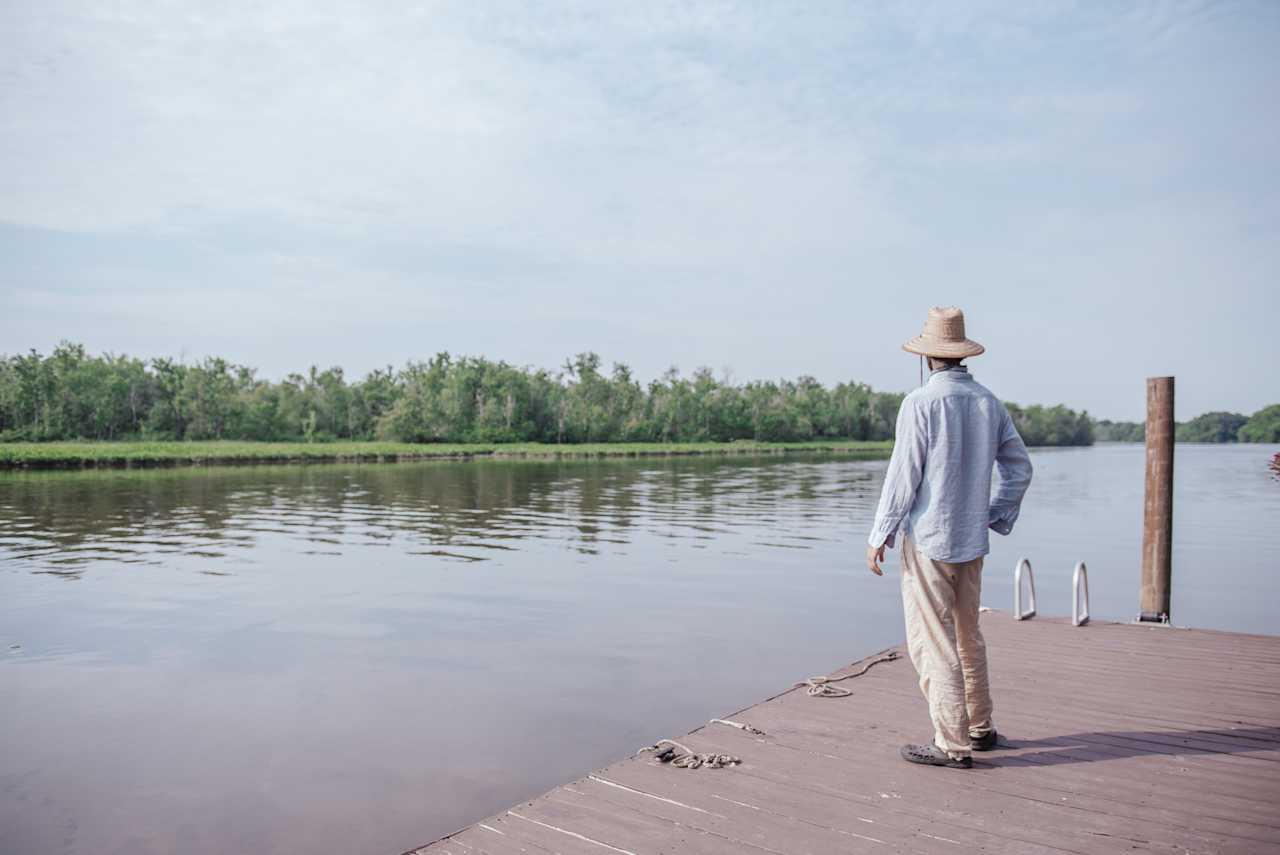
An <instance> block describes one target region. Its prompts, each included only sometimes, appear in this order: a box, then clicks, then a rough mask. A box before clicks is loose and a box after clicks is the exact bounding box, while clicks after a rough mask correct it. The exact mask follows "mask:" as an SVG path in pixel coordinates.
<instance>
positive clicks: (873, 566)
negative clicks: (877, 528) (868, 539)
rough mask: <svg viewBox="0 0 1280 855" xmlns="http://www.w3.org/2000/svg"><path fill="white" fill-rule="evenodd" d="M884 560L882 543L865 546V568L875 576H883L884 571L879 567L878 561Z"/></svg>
mask: <svg viewBox="0 0 1280 855" xmlns="http://www.w3.org/2000/svg"><path fill="white" fill-rule="evenodd" d="M883 560H884V544H883V543H882V544H880V545H879V546H868V547H867V569H868V570H870V571H871V572H872V573H875V574H876V575H877V576H883V575H884V571H883V570H881V569H880V562H881V561H883Z"/></svg>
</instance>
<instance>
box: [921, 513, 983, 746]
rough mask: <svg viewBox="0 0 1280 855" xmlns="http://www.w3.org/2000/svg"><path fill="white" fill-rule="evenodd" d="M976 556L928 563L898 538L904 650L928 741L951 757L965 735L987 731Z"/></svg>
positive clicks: (966, 740)
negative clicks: (925, 710)
mask: <svg viewBox="0 0 1280 855" xmlns="http://www.w3.org/2000/svg"><path fill="white" fill-rule="evenodd" d="M981 595H982V558H980V557H979V558H975V559H973V560H972V561H966V562H965V563H963V564H948V563H947V562H945V561H934V560H933V559H931V558H929V557H928V556H926V555H924V554H922V553H920V552H918V551H917V550H916V547H915V544H914V543H912V542H911V539H910V538H906V537H904V538H903V539H902V606H903V611H904V612H905V613H906V618H907V650H908V651H909V653H910V654H911V663H912V664H913V665H915V666H916V673H917V674H919V675H920V691H922V692H924V696H925V698H926V699H927V700H928V701H929V715H930V717H931V718H932V719H933V728H934V743H935V744H936V745H937V746H938V747H939V748H941V749H942V750H943V751H946V752H947V753H948V754H950V755H951V756H952V757H957V758H958V757H964V756H967V755H968V754H969V737H970V736H974V737H977V736H982V735H985V734H987V733H990V731H991V689H990V687H989V686H988V684H987V645H986V642H985V641H983V640H982V630H980V629H979V628H978V602H979V599H980V598H981Z"/></svg>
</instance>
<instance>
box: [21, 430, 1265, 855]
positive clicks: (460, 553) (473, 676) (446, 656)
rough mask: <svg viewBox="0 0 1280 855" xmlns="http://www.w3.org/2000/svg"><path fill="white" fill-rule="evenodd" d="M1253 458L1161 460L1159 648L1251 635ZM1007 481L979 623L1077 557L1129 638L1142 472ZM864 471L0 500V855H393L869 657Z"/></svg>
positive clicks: (457, 470) (163, 485)
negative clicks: (1163, 633) (1166, 595)
mask: <svg viewBox="0 0 1280 855" xmlns="http://www.w3.org/2000/svg"><path fill="white" fill-rule="evenodd" d="M1275 450H1276V449H1275V448H1274V447H1272V448H1269V449H1258V448H1244V447H1240V448H1199V447H1187V446H1179V449H1178V458H1177V463H1176V472H1177V482H1176V491H1175V500H1174V512H1175V526H1174V563H1175V566H1174V615H1175V619H1177V620H1179V622H1182V623H1186V624H1191V625H1198V626H1212V627H1220V628H1224V629H1235V630H1246V631H1256V632H1276V631H1280V623H1278V622H1277V618H1276V615H1275V613H1274V609H1273V604H1274V603H1275V602H1276V600H1277V598H1280V572H1278V571H1280V567H1278V566H1277V563H1276V562H1277V559H1276V557H1275V556H1276V555H1277V554H1280V530H1278V529H1277V527H1276V526H1275V524H1274V522H1275V520H1276V519H1280V484H1277V483H1276V481H1275V480H1274V479H1273V478H1272V477H1271V476H1270V474H1269V472H1268V469H1267V466H1266V462H1267V460H1268V459H1269V457H1270V455H1271V454H1272V453H1274V452H1275ZM1034 460H1035V465H1036V480H1035V482H1034V483H1033V485H1032V488H1031V491H1030V493H1029V494H1028V498H1027V503H1026V505H1025V507H1024V509H1023V515H1022V518H1021V520H1020V521H1019V524H1018V529H1017V531H1016V532H1015V534H1014V536H1013V537H1011V538H995V539H994V540H993V552H992V554H991V556H990V559H989V561H988V565H987V568H988V569H987V572H986V573H985V575H984V591H983V599H984V602H985V603H986V604H988V605H994V606H997V607H1007V605H1008V604H1009V602H1010V599H1011V597H1012V585H1011V573H1010V570H1011V568H1012V567H1013V564H1014V562H1015V560H1016V559H1017V557H1018V556H1019V555H1022V554H1026V555H1029V556H1030V557H1032V559H1033V560H1034V562H1035V568H1036V577H1037V588H1038V594H1039V598H1040V606H1041V612H1042V614H1046V615H1049V614H1054V613H1058V614H1065V613H1066V612H1067V610H1068V606H1069V603H1070V572H1071V568H1072V567H1073V565H1074V563H1075V561H1077V560H1079V559H1081V558H1084V559H1086V560H1087V561H1088V563H1089V570H1090V587H1091V593H1092V595H1093V600H1094V602H1093V604H1092V606H1093V608H1092V612H1093V613H1094V614H1095V615H1096V616H1097V617H1099V618H1107V617H1112V618H1122V619H1123V618H1127V617H1129V616H1131V615H1132V612H1133V610H1134V608H1135V606H1136V597H1137V560H1138V555H1139V546H1140V540H1141V519H1142V467H1143V455H1142V449H1141V447H1140V446H1118V447H1103V448H1095V449H1076V450H1068V451H1055V452H1037V453H1036V454H1035V456H1034ZM883 471H884V464H883V463H864V462H856V461H852V460H847V459H845V460H842V459H840V458H832V457H826V456H823V457H815V458H762V459H744V458H728V459H713V458H679V459H665V460H627V461H608V460H606V461H591V462H561V463H545V462H495V461H484V462H471V463H423V464H398V465H387V466H379V465H365V466H338V465H334V466H329V465H326V466H314V467H297V466H294V467H257V468H214V469H208V470H178V469H175V470H160V471H143V472H88V473H28V474H22V473H18V474H0V654H2V655H0V698H3V699H4V701H5V707H4V714H3V717H0V760H2V762H0V852H24V853H25V852H41V853H43V852H64V853H87V852H93V853H99V852H106V853H116V852H119V853H129V855H148V853H168V852H174V851H182V852H184V853H186V855H200V853H223V852H254V853H273V852H279V853H292V852H298V851H306V852H313V853H328V852H333V853H344V855H349V854H350V853H369V855H389V853H395V852H400V851H404V850H406V849H408V848H410V847H412V846H414V845H416V844H419V843H422V842H425V841H426V840H428V839H432V838H434V837H438V836H440V835H442V834H445V833H448V832H449V831H452V830H454V829H455V828H457V827H459V826H461V825H463V824H466V823H468V822H472V821H475V820H476V819H478V818H481V817H483V816H485V815H487V814H490V813H492V812H495V811H497V810H499V809H501V808H503V807H506V806H508V805H510V804H514V803H517V802H519V801H521V800H523V799H525V798H527V797H529V796H531V795H533V794H536V793H538V792H541V791H543V790H545V789H548V788H550V787H552V786H554V785H556V784H559V783H562V782H564V781H566V780H571V779H573V778H575V777H577V776H579V775H582V774H584V773H586V772H588V771H590V770H592V769H594V768H599V767H600V766H603V765H605V764H606V763H608V762H610V761H612V760H614V759H617V758H618V757H619V756H621V755H624V754H626V753H627V752H628V751H630V750H632V749H634V748H635V747H637V746H639V745H643V744H646V743H650V742H652V741H653V740H655V739H657V738H659V737H662V736H670V735H673V734H680V733H684V732H686V731H687V730H689V729H690V728H692V727H695V726H697V725H699V724H702V723H704V722H705V721H706V720H707V719H708V718H710V717H712V716H719V715H724V714H726V713H728V712H731V711H732V710H735V709H739V708H741V707H743V706H745V705H747V704H749V703H752V702H754V701H756V700H759V699H760V698H762V697H765V696H767V695H769V694H772V693H774V692H776V691H778V690H780V689H782V688H785V687H786V686H788V685H790V684H791V683H792V682H794V681H795V680H797V679H799V678H803V677H805V676H809V675H811V674H815V673H821V672H824V671H826V670H828V669H830V668H834V667H837V666H839V665H841V664H844V663H846V662H849V661H851V660H853V659H855V658H858V657H860V656H862V655H865V654H866V653H868V652H871V651H874V650H876V649H880V648H883V647H886V646H888V645H890V644H895V643H897V642H899V641H900V640H901V638H902V634H903V629H902V616H901V605H900V600H899V595H898V586H897V580H896V578H893V577H894V576H895V575H896V574H894V573H893V572H890V573H889V574H888V575H889V578H884V579H877V578H875V577H873V576H871V574H869V573H868V572H867V571H866V570H865V568H864V566H863V563H862V555H863V538H864V536H865V532H866V531H867V529H868V527H869V525H870V521H871V515H872V511H873V509H874V504H875V501H876V499H877V496H878V491H879V483H880V479H881V477H882V473H883ZM896 557H897V556H896V552H894V553H891V554H890V561H889V563H890V566H891V567H892V566H893V564H894V563H895V562H896ZM993 667H994V668H996V669H998V668H999V663H998V662H997V663H993ZM917 723H918V724H919V725H920V727H921V728H922V731H921V732H922V733H923V732H926V729H927V717H926V713H925V710H924V707H923V705H921V707H920V710H919V719H918V722H917Z"/></svg>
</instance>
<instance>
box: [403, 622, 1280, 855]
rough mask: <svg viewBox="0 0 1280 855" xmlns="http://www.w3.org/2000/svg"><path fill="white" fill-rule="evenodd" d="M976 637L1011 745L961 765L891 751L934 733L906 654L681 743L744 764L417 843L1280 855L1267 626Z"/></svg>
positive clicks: (1279, 689)
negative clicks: (914, 762) (751, 731)
mask: <svg viewBox="0 0 1280 855" xmlns="http://www.w3.org/2000/svg"><path fill="white" fill-rule="evenodd" d="M983 629H984V631H985V633H986V637H987V643H988V648H989V653H990V658H991V668H992V678H993V691H994V695H995V700H996V723H997V726H998V727H999V729H1000V731H1001V734H1002V741H1007V743H1008V747H1006V748H1004V749H1003V750H999V751H993V752H991V753H988V754H978V755H975V760H976V761H977V762H976V763H975V765H974V768H973V769H972V770H969V771H966V770H953V769H934V768H925V767H917V766H911V765H908V764H906V763H904V762H902V761H901V760H899V759H898V753H897V752H898V746H899V745H900V744H901V743H902V742H904V741H924V740H926V739H927V738H928V736H929V734H930V732H931V728H930V726H929V720H928V715H927V711H926V708H925V704H924V701H923V699H922V698H921V696H920V694H919V692H918V690H917V689H916V685H915V672H914V671H913V669H912V667H911V663H910V662H909V661H908V660H907V659H906V658H905V655H904V657H903V658H902V659H899V660H897V661H894V662H888V663H885V664H881V665H877V666H876V667H875V668H872V669H871V670H870V671H868V672H867V673H866V674H865V675H863V676H861V677H858V678H856V679H853V680H849V681H847V682H845V683H843V684H841V685H843V686H847V687H849V688H851V689H853V690H854V695H853V697H850V698H844V699H840V700H828V699H819V698H810V697H807V696H806V695H805V693H804V692H803V691H802V690H795V691H790V692H786V693H784V694H782V695H779V696H778V697H775V698H771V699H769V700H767V701H765V702H763V703H760V704H758V705H756V706H754V707H751V708H749V709H747V710H744V711H742V712H740V713H735V714H733V715H731V716H729V717H730V718H732V719H733V720H735V721H740V722H746V723H750V724H752V725H754V726H756V727H759V728H761V729H762V730H764V731H765V732H766V734H767V735H766V736H763V737H755V736H750V735H748V734H746V733H743V732H741V731H738V730H735V729H733V728H730V727H725V726H723V725H708V726H706V727H703V728H700V729H699V730H697V731H694V732H693V733H692V734H690V735H689V736H687V737H685V738H683V739H681V740H680V741H681V742H683V743H684V744H686V745H688V746H689V747H690V748H691V749H693V750H695V751H718V752H725V753H730V754H736V755H739V756H740V757H742V759H743V765H741V766H737V767H734V768H729V769H697V770H684V769H675V768H671V767H668V766H662V765H658V764H657V763H656V762H655V761H653V760H652V759H649V758H648V756H647V755H642V756H641V757H638V758H631V759H628V760H623V761H621V762H618V763H615V764H613V765H612V766H609V767H608V768H606V769H602V770H601V771H599V772H596V773H595V774H593V775H590V776H587V777H585V778H582V779H581V780H578V781H574V782H573V783H571V784H566V785H565V786H563V787H560V788H559V789H556V790H553V791H552V792H550V793H547V794H546V795H543V796H541V797H539V798H536V799H534V800H532V801H530V802H526V803H525V804H522V805H519V806H517V807H514V808H512V809H511V810H510V811H508V812H506V813H504V814H501V815H499V816H496V817H493V818H491V819H488V820H486V821H484V822H482V823H480V824H478V825H475V826H472V827H470V828H467V829H465V830H463V831H461V832H459V833H457V834H454V835H452V836H450V837H447V838H445V839H443V840H440V841H437V842H435V843H433V844H430V845H428V846H425V847H423V848H422V849H418V850H415V851H416V852H419V853H427V855H446V853H451V855H462V853H477V852H480V853H490V855H510V854H511V853H532V855H541V853H548V852H556V853H564V855H608V853H655V852H672V853H717V855H719V853H787V855H791V853H838V852H897V851H903V852H918V853H935V852H945V853H957V855H959V853H965V852H1000V853H1019V855H1022V853H1046V855H1047V853H1060V852H1074V853H1111V852H1135V851H1143V852H1145V851H1154V852H1167V853H1178V855H1183V853H1244V852H1248V853H1261V852H1270V853H1276V852H1280V637H1270V636H1256V635H1236V634H1231V633H1222V632H1211V631H1201V630H1183V629H1168V628H1162V627H1142V626H1132V625H1126V624H1106V623H1093V624H1091V625H1088V626H1085V627H1080V628H1075V627H1072V626H1071V625H1070V624H1069V623H1067V622H1064V621H1054V620H1046V619H1044V618H1036V619H1035V620H1032V621H1027V622H1023V623H1018V622H1015V621H1014V620H1013V619H1012V617H1011V616H1010V615H1008V614H1006V613H987V614H985V615H984V616H983ZM855 666H856V663H855ZM855 666H850V668H854V667H855ZM676 738H680V737H679V736H677V737H676Z"/></svg>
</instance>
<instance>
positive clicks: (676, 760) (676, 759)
mask: <svg viewBox="0 0 1280 855" xmlns="http://www.w3.org/2000/svg"><path fill="white" fill-rule="evenodd" d="M664 745H667V746H670V747H669V748H663V747H662V746H664ZM645 751H652V752H653V756H654V757H655V758H656V759H657V760H658V762H660V763H670V764H671V765H672V766H675V767H676V768H677V769H700V768H702V767H703V766H706V767H707V768H708V769H723V768H725V767H726V766H737V765H738V764H739V763H741V762H742V758H741V757H734V756H733V755H732V754H715V753H703V754H699V753H698V752H696V751H694V750H693V749H691V748H688V747H686V746H684V745H681V744H680V743H679V742H676V741H675V740H674V739H659V740H658V741H657V742H656V743H654V744H653V745H647V746H645V747H644V748H641V749H640V750H639V751H637V752H636V753H637V754H642V753H643V752H645ZM680 752H684V753H683V754H682V753H680Z"/></svg>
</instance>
